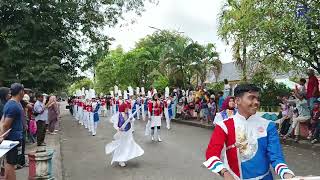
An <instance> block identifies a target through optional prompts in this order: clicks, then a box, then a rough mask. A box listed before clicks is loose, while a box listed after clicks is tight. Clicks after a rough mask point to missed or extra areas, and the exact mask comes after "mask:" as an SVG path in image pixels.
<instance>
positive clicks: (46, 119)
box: [43, 95, 50, 132]
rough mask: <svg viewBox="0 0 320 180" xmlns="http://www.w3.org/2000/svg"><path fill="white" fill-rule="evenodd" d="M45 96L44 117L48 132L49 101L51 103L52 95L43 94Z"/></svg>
mask: <svg viewBox="0 0 320 180" xmlns="http://www.w3.org/2000/svg"><path fill="white" fill-rule="evenodd" d="M43 96H44V102H43V103H44V106H45V109H44V119H45V121H46V132H47V131H49V121H48V105H49V104H48V103H49V99H50V96H47V95H43Z"/></svg>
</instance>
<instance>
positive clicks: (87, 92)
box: [84, 90, 90, 99]
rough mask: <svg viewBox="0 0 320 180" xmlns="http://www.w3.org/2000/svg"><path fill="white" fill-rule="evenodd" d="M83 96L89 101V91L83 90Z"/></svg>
mask: <svg viewBox="0 0 320 180" xmlns="http://www.w3.org/2000/svg"><path fill="white" fill-rule="evenodd" d="M84 95H85V99H89V98H90V97H89V91H88V90H85V91H84Z"/></svg>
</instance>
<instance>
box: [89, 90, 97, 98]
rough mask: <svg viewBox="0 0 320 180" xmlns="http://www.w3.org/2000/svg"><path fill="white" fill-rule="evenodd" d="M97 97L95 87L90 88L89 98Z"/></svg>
mask: <svg viewBox="0 0 320 180" xmlns="http://www.w3.org/2000/svg"><path fill="white" fill-rule="evenodd" d="M92 98H96V91H95V90H94V89H89V99H92Z"/></svg>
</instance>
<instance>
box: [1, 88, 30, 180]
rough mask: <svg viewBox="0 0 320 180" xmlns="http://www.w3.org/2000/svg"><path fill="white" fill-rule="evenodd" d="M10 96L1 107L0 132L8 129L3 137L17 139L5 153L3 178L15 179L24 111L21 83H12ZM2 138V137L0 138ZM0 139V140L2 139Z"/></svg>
mask: <svg viewBox="0 0 320 180" xmlns="http://www.w3.org/2000/svg"><path fill="white" fill-rule="evenodd" d="M10 91H11V95H12V98H11V99H10V100H8V102H7V103H6V104H5V106H4V109H3V119H4V120H2V125H1V126H2V127H1V128H0V132H1V133H0V134H3V133H5V132H6V131H8V130H9V129H11V131H10V132H9V134H8V135H7V136H6V137H5V139H6V140H12V141H19V144H18V145H17V146H15V147H14V148H12V149H11V150H10V151H9V152H8V153H7V154H6V160H7V161H6V164H5V179H7V180H15V179H16V173H15V166H16V165H17V164H18V157H19V156H18V155H19V153H21V144H22V139H23V118H24V111H23V108H22V106H21V103H20V101H21V100H22V98H23V95H24V87H23V85H22V84H19V83H14V84H12V85H11V87H10ZM2 140H3V139H2ZM2 140H1V141H2Z"/></svg>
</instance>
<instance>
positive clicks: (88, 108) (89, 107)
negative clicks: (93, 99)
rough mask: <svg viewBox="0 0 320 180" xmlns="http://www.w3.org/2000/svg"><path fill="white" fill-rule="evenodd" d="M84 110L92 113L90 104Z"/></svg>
mask: <svg viewBox="0 0 320 180" xmlns="http://www.w3.org/2000/svg"><path fill="white" fill-rule="evenodd" d="M86 109H87V111H88V112H90V113H91V112H93V108H92V105H91V104H88V105H87V108H86Z"/></svg>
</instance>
